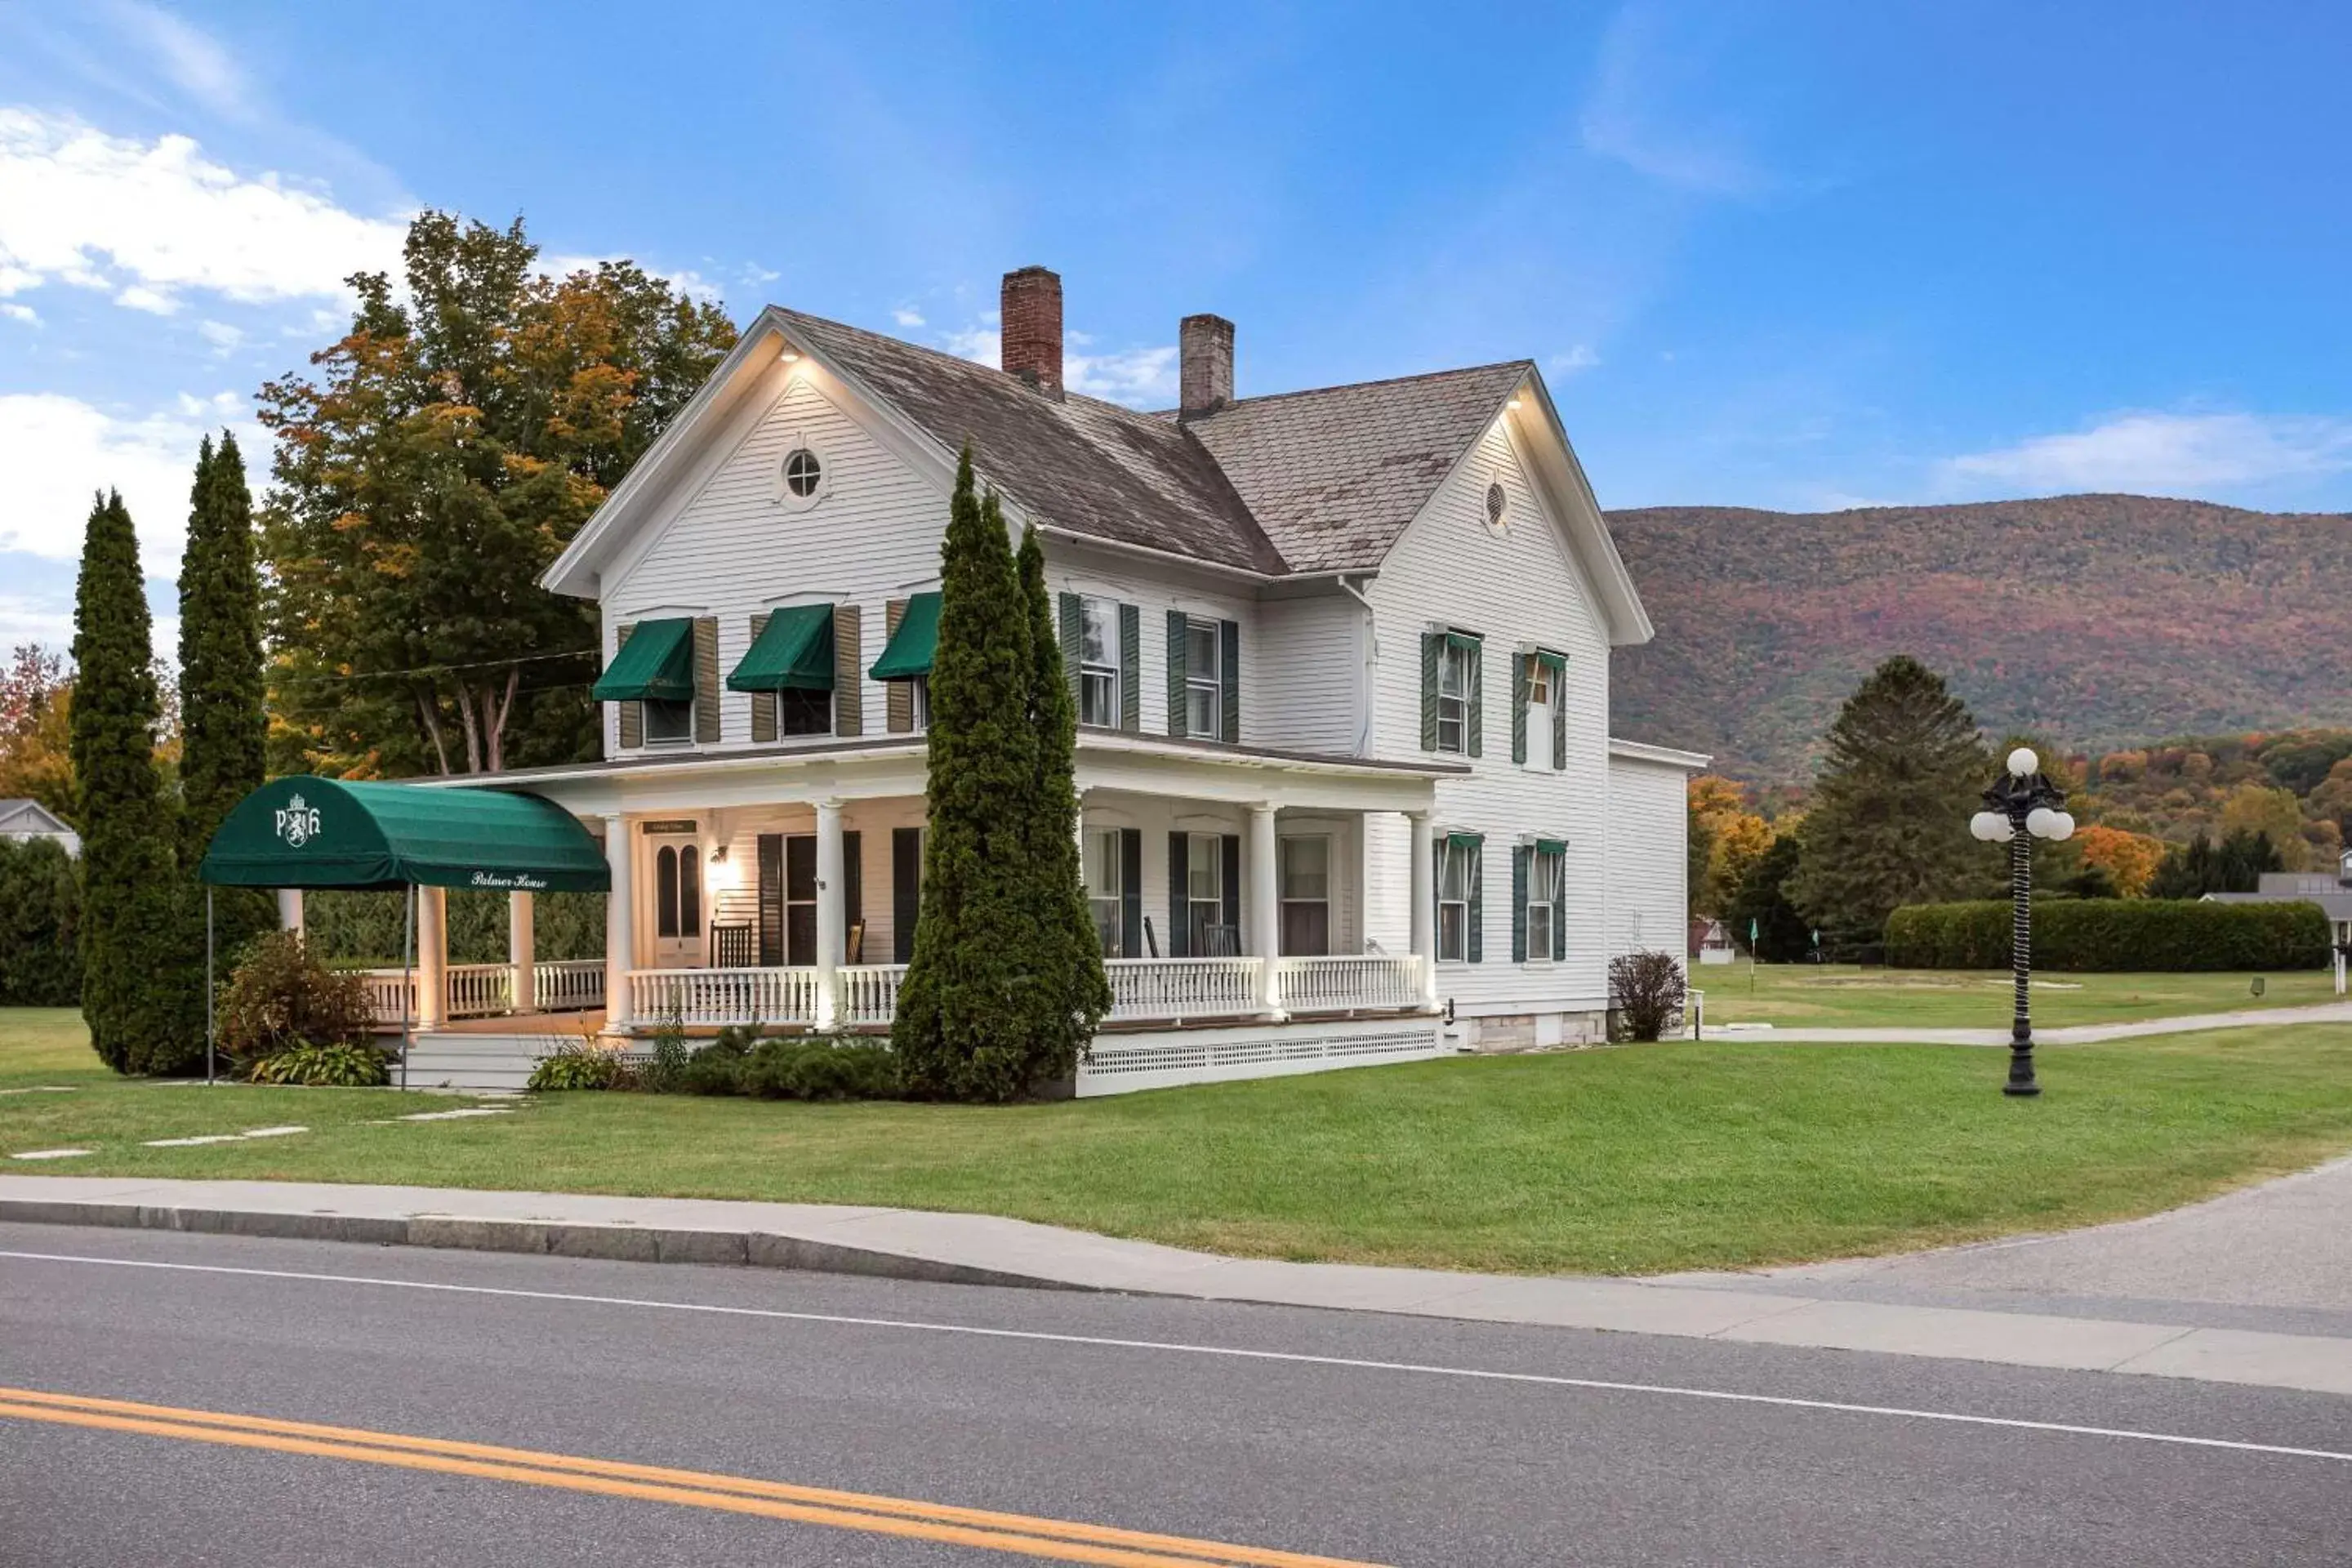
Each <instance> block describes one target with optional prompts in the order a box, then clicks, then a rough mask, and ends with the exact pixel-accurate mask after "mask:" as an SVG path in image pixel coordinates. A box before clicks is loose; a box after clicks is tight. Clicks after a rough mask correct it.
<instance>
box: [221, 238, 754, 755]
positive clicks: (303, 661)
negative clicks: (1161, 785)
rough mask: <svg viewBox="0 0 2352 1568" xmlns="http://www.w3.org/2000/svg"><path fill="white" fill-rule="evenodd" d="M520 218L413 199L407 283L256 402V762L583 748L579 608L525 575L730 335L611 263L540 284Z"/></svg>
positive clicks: (656, 282) (586, 653)
mask: <svg viewBox="0 0 2352 1568" xmlns="http://www.w3.org/2000/svg"><path fill="white" fill-rule="evenodd" d="M537 258H538V248H537V247H535V246H533V245H532V244H531V243H530V240H529V239H528V238H526V237H525V236H524V233H523V227H522V224H521V222H520V220H517V221H516V222H515V223H514V224H513V225H512V226H509V227H507V228H504V229H497V228H491V227H488V226H485V225H482V224H479V223H468V222H464V221H461V220H460V219H458V218H457V217H455V216H450V215H448V214H446V213H437V212H427V213H425V214H423V215H421V216H419V217H418V218H417V219H416V220H415V222H414V223H413V224H412V225H411V226H410V228H409V232H408V239H407V244H406V247H405V251H404V281H405V285H406V288H405V290H402V289H399V288H396V287H395V286H394V282H393V280H392V279H391V278H390V277H388V276H387V275H385V274H383V273H362V274H358V275H355V276H354V277H353V278H352V279H351V283H352V288H353V289H355V290H356V291H357V293H358V295H359V307H358V310H356V312H355V313H354V315H353V317H352V326H351V331H348V332H347V333H345V334H344V336H343V337H342V338H341V340H339V341H338V342H335V343H334V344H333V345H332V346H331V347H329V348H327V349H325V350H323V351H321V352H320V353H317V354H314V355H313V356H311V363H312V364H313V366H314V367H315V370H316V374H315V375H313V376H308V377H306V376H299V375H293V376H288V377H285V378H283V379H281V380H278V381H276V382H272V383H271V384H268V386H266V387H265V388H263V391H262V404H263V408H262V419H263V422H264V423H265V424H267V425H268V426H270V428H271V429H272V430H274V431H275V432H276V434H277V438H278V447H277V454H276V458H275V461H274V464H273V474H274V476H275V479H276V481H277V484H276V489H275V490H274V491H273V493H272V496H271V498H270V506H269V508H268V512H267V514H266V517H265V521H264V527H263V532H262V539H263V546H264V554H265V557H266V559H267V561H268V565H269V568H270V574H271V588H272V595H271V604H270V614H271V618H272V622H273V626H272V630H273V632H274V633H275V636H274V638H273V641H274V642H275V644H276V647H277V650H278V657H277V662H276V665H275V667H274V669H273V684H274V686H275V698H276V702H275V707H276V709H277V710H278V711H277V719H278V724H279V726H280V728H279V730H278V732H277V733H276V734H275V736H274V737H273V739H274V742H275V744H276V745H277V746H278V762H279V763H281V764H282V765H284V766H288V767H293V766H300V767H307V768H311V769H316V770H320V771H326V772H335V773H418V772H436V773H452V772H460V771H463V772H478V771H492V770H496V769H499V768H501V767H507V766H519V765H522V764H524V763H530V762H534V761H559V760H571V759H572V758H575V757H580V756H584V755H593V752H594V747H595V744H596V741H595V735H596V724H595V709H594V706H593V703H592V702H591V701H590V700H589V698H588V685H589V682H590V681H591V680H593V674H594V668H595V659H594V652H593V650H594V648H595V645H596V617H595V611H594V608H593V606H592V605H586V604H583V603H582V602H580V601H578V600H572V599H566V598H562V597H559V596H558V595H553V594H550V593H548V592H546V591H544V590H543V589H541V588H540V587H539V586H538V577H539V574H540V573H541V571H542V570H543V569H544V568H545V567H546V566H547V565H548V563H550V562H551V561H552V560H553V559H554V557H555V555H556V554H557V552H560V551H561V550H562V548H563V546H564V545H565V543H567V542H569V541H570V540H571V539H572V535H573V534H574V533H576V532H577V531H578V530H579V528H580V525H581V524H582V523H583V521H586V520H587V518H588V515H589V514H590V513H591V512H592V511H593V510H595V508H596V505H597V503H598V502H599V501H601V500H603V499H604V495H605V493H606V491H607V490H609V489H611V488H612V487H613V486H614V484H616V483H618V482H619V481H620V479H621V477H622V476H623V475H624V474H625V473H626V472H627V471H628V468H629V466H630V464H632V463H633V462H635V460H636V458H638V457H639V456H640V455H641V454H642V453H643V452H644V451H645V449H646V447H648V446H650V445H651V444H652V443H653V441H654V439H655V437H656V436H658V435H659V434H660V433H661V431H662V429H663V428H664V427H665V426H667V423H668V422H669V420H670V419H671V417H672V416H675V415H676V414H677V411H678V410H679V409H680V408H681V407H683V406H684V405H685V404H686V402H687V400H688V398H690V397H692V396H693V395H694V393H695V391H696V389H697V388H698V387H699V386H700V385H701V384H702V383H703V381H704V380H705V379H706V378H707V377H708V375H709V373H710V371H711V370H712V369H713V368H714V367H715V366H716V365H717V364H718V363H719V360H720V359H721V358H722V357H723V356H724V355H725V353H726V352H727V351H728V349H729V348H730V347H732V346H733V343H734V341H735V331H734V328H733V327H732V326H731V325H730V323H729V322H728V321H727V318H726V317H725V316H724V315H723V314H722V313H721V312H720V311H719V308H718V307H717V306H716V305H713V304H703V303H697V302H696V301H694V300H691V299H688V298H687V297H685V296H684V295H683V294H681V293H679V292H678V291H677V290H675V289H672V288H671V287H670V286H669V285H668V284H667V282H665V281H664V280H662V279H657V278H653V277H650V276H648V275H647V274H646V273H645V272H644V271H643V270H641V269H640V268H637V267H635V265H633V264H631V263H628V262H625V261H624V262H601V263H599V264H598V265H597V266H596V268H594V269H593V271H587V270H583V271H579V272H574V273H572V274H571V275H570V276H569V277H566V278H562V279H550V278H547V277H544V276H541V275H540V274H539V273H538V272H537V271H536V270H535V269H534V268H535V263H536V261H537Z"/></svg>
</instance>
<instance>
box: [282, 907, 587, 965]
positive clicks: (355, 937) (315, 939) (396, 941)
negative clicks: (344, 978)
mask: <svg viewBox="0 0 2352 1568" xmlns="http://www.w3.org/2000/svg"><path fill="white" fill-rule="evenodd" d="M402 897H403V895H401V894H399V893H396V892H394V893H348V892H337V891H331V890H325V889H321V890H318V891H314V892H311V893H308V894H306V895H304V897H303V900H302V925H303V929H304V930H305V931H306V932H307V933H308V934H309V937H310V945H311V947H312V949H313V950H315V951H316V952H318V953H319V954H320V956H321V957H323V958H325V959H326V960H328V961H329V962H330V963H372V964H378V965H392V966H394V967H397V966H398V964H399V963H400V942H401V921H402V917H401V908H400V906H401V900H402ZM530 924H531V941H532V942H533V944H534V945H535V946H536V948H537V950H538V957H539V960H540V962H541V963H553V962H555V961H556V960H558V959H565V958H602V957H604V894H602V893H541V894H540V895H539V896H538V897H537V898H536V899H535V900H532V905H531V922H530ZM506 957H507V896H506V895H505V894H504V893H493V892H484V891H480V890H478V889H470V888H452V889H449V962H450V963H505V962H506Z"/></svg>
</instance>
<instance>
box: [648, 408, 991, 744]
mask: <svg viewBox="0 0 2352 1568" xmlns="http://www.w3.org/2000/svg"><path fill="white" fill-rule="evenodd" d="M796 437H799V438H804V439H806V440H807V441H809V442H810V444H811V445H813V446H814V447H815V448H816V450H817V451H818V453H819V454H820V456H821V457H822V458H823V459H824V465H825V470H826V476H827V480H828V488H827V489H826V492H825V494H824V498H823V499H822V500H819V501H818V502H817V503H816V504H815V505H814V506H812V507H809V508H807V509H806V510H793V509H792V508H790V507H787V506H785V505H784V504H783V503H782V502H781V501H780V500H778V499H777V476H778V474H779V472H780V471H781V469H782V464H783V460H784V457H785V455H786V453H787V452H789V451H790V450H791V448H792V447H793V444H794V441H795V438H796ZM947 515H948V508H947V497H946V495H945V494H944V493H942V492H941V491H940V489H937V488H936V487H935V486H934V485H933V484H932V483H931V482H930V481H929V479H925V478H924V477H922V476H921V475H919V474H918V473H916V472H915V471H914V470H913V469H912V468H908V466H907V465H906V464H905V463H903V462H901V461H900V460H899V458H898V457H897V456H896V455H895V454H893V453H892V452H891V451H890V450H889V449H888V448H887V447H885V446H883V444H882V443H881V442H879V441H877V440H876V439H875V438H874V437H872V436H870V435H868V434H867V433H866V430H865V429H864V428H863V427H861V426H859V425H858V423H857V422H856V420H854V419H852V418H851V417H850V416H848V415H847V414H846V413H845V412H844V411H843V409H842V408H841V407H840V406H839V405H837V404H836V403H835V402H834V401H833V400H832V399H831V398H829V397H828V396H826V395H825V394H824V392H823V391H822V390H820V388H819V387H818V385H817V384H816V383H815V381H814V378H813V377H811V376H807V375H794V376H792V377H790V378H788V379H787V380H786V381H785V383H784V384H783V389H782V392H781V393H780V394H779V395H777V397H776V399H775V401H774V403H773V404H772V406H771V407H770V408H769V410H768V412H767V413H766V415H765V416H762V417H761V419H760V420H759V421H758V422H757V423H756V424H755V425H754V426H752V427H751V430H750V432H749V433H748V434H747V435H745V436H744V437H743V438H742V439H741V441H740V444H739V445H738V446H737V447H736V449H735V450H734V451H733V452H732V453H730V454H729V456H728V457H727V458H726V459H725V460H724V461H723V462H721V463H720V464H719V467H718V468H716V470H715V471H713V472H712V474H711V476H710V478H709V479H708V480H707V481H706V482H705V483H704V484H703V486H702V487H701V489H699V490H698V491H696V492H695V493H694V494H692V495H690V496H688V498H687V499H686V500H685V501H684V503H683V504H682V505H680V506H679V507H678V508H677V511H676V513H675V514H674V515H672V516H670V517H668V518H667V519H663V520H658V521H656V522H654V523H653V524H651V525H649V526H650V529H651V530H652V537H651V538H650V540H649V542H648V543H647V544H646V547H645V549H644V550H643V552H642V553H641V554H639V555H638V557H637V558H636V559H635V561H633V562H631V563H629V564H628V566H627V568H626V570H625V574H622V575H621V576H620V577H618V578H617V580H615V581H614V582H611V583H609V584H606V585H605V589H604V627H605V630H604V640H605V653H606V658H608V659H609V658H610V657H611V654H612V644H613V634H614V627H616V626H619V625H621V624H623V623H625V622H632V621H635V620H637V619H640V618H641V617H642V616H644V614H645V613H646V612H647V611H654V610H669V611H676V612H678V613H686V612H688V611H691V612H693V613H697V614H701V615H707V616H716V617H717V618H718V621H719V667H720V669H721V670H722V672H723V671H725V670H730V669H732V668H735V665H736V664H737V662H738V661H740V659H741V658H742V657H743V655H744V653H745V651H746V650H747V649H748V648H749V647H751V617H752V616H754V615H756V614H758V613H760V612H761V611H763V610H766V609H768V608H770V607H772V606H773V605H777V604H779V603H786V602H801V603H806V602H808V601H811V600H818V599H823V600H830V601H833V602H835V603H841V604H854V605H858V606H859V607H860V609H861V611H862V612H863V614H862V615H861V616H860V619H861V622H862V633H863V636H862V638H861V642H860V653H859V657H858V660H857V668H858V670H859V672H860V683H861V691H860V696H861V700H862V704H863V706H864V709H865V710H866V712H867V713H868V714H876V713H879V712H880V711H882V708H883V700H884V692H883V689H882V688H881V686H880V685H879V683H877V682H875V681H871V680H866V679H864V675H863V672H864V671H865V670H866V669H868V668H872V666H873V663H874V661H875V660H876V659H877V658H880V657H881V655H882V644H883V639H884V637H886V635H887V634H886V632H885V630H884V625H883V619H884V617H883V606H884V605H885V604H886V603H887V601H888V600H890V599H891V598H893V597H897V598H904V597H906V596H907V595H908V592H909V591H910V584H911V585H912V586H913V587H923V586H928V585H930V584H934V583H936V581H937V579H938V575H939V569H940V537H941V535H942V534H943V533H944V532H945V531H946V529H947ZM607 706H608V707H609V706H610V705H609V704H608V705H607ZM721 714H722V719H721V727H720V734H721V739H720V741H719V746H720V747H721V748H731V747H736V746H743V745H748V744H750V743H751V698H750V696H749V695H747V694H746V693H743V692H740V691H730V692H727V693H725V695H724V696H723V697H722V698H721ZM868 727H869V728H878V725H871V724H869V726H868ZM605 729H606V733H605V744H606V746H607V748H608V754H609V748H612V747H614V746H617V744H618V739H619V737H618V735H617V733H616V732H615V731H614V721H613V718H612V716H611V715H610V714H609V713H608V714H607V715H606V717H605ZM702 749H704V750H709V749H712V748H709V747H705V748H702Z"/></svg>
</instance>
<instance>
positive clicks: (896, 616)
mask: <svg viewBox="0 0 2352 1568" xmlns="http://www.w3.org/2000/svg"><path fill="white" fill-rule="evenodd" d="M906 615H907V601H906V600H904V599H892V600H889V601H888V602H887V603H886V604H884V605H883V606H882V640H883V642H884V644H885V645H886V646H887V644H888V642H889V640H890V639H891V638H892V637H897V636H898V623H899V622H900V621H901V620H904V619H905V618H906ZM883 691H884V693H885V695H884V696H883V699H882V722H883V725H884V726H885V727H886V728H887V730H888V731H890V733H892V734H893V735H904V734H908V733H909V732H911V731H913V730H914V728H915V689H914V688H913V687H912V686H910V685H908V683H907V682H905V681H903V680H892V681H887V682H886V683H885V684H884V686H883ZM894 831H895V830H894ZM906 962H907V961H906V960H905V959H903V958H902V959H899V960H898V963H906Z"/></svg>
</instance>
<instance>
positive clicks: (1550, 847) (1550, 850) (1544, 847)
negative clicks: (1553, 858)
mask: <svg viewBox="0 0 2352 1568" xmlns="http://www.w3.org/2000/svg"><path fill="white" fill-rule="evenodd" d="M1536 853H1537V854H1538V855H1565V854H1567V853H1568V840H1567V839H1565V838H1538V839H1537V840H1536Z"/></svg>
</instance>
